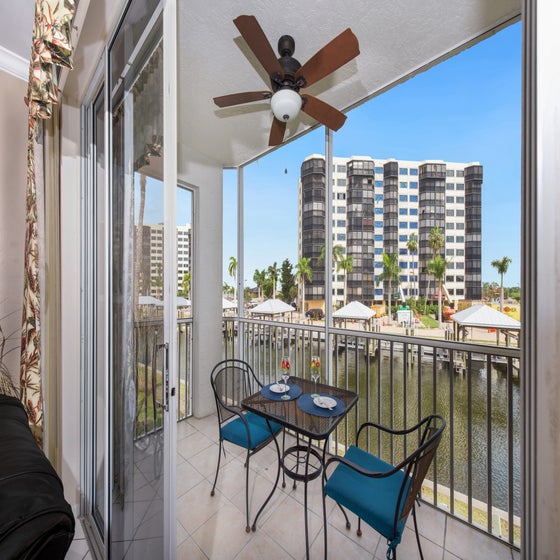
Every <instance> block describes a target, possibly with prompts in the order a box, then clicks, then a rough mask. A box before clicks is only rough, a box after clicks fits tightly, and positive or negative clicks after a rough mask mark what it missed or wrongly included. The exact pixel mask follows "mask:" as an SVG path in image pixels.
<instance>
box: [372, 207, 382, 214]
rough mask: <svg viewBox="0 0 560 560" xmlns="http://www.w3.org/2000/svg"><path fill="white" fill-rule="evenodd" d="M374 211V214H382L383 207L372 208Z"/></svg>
mask: <svg viewBox="0 0 560 560" xmlns="http://www.w3.org/2000/svg"><path fill="white" fill-rule="evenodd" d="M374 212H375V213H376V214H383V208H379V207H377V208H376V209H375V210H374Z"/></svg>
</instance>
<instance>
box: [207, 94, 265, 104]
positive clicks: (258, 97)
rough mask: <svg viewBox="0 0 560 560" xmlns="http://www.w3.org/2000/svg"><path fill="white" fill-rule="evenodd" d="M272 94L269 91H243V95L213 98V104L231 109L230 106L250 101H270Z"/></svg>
mask: <svg viewBox="0 0 560 560" xmlns="http://www.w3.org/2000/svg"><path fill="white" fill-rule="evenodd" d="M271 96H272V92H270V91H245V92H243V93H231V94H229V95H222V96H221V97H214V103H215V104H216V105H217V106H218V107H231V106H232V105H241V104H242V103H250V102H251V101H263V100H264V99H270V97H271Z"/></svg>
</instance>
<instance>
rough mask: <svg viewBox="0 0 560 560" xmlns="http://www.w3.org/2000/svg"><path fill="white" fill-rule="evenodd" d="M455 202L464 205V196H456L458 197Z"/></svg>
mask: <svg viewBox="0 0 560 560" xmlns="http://www.w3.org/2000/svg"><path fill="white" fill-rule="evenodd" d="M455 202H456V203H457V204H464V203H465V197H464V196H458V197H457V198H456V199H455Z"/></svg>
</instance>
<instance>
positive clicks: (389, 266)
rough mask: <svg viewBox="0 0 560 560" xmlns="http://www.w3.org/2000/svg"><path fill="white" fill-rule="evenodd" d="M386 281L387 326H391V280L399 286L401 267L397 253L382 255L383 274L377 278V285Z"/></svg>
mask: <svg viewBox="0 0 560 560" xmlns="http://www.w3.org/2000/svg"><path fill="white" fill-rule="evenodd" d="M385 280H386V281H387V308H388V310H387V315H388V317H389V325H390V324H391V294H392V292H393V280H395V281H396V282H397V284H399V282H400V281H401V267H400V265H399V255H398V254H397V253H383V272H382V273H381V274H380V275H379V276H378V277H377V285H379V283H380V282H383V281H385Z"/></svg>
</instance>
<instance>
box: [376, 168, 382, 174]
mask: <svg viewBox="0 0 560 560" xmlns="http://www.w3.org/2000/svg"><path fill="white" fill-rule="evenodd" d="M375 172H376V173H381V174H383V167H376V168H375Z"/></svg>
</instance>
